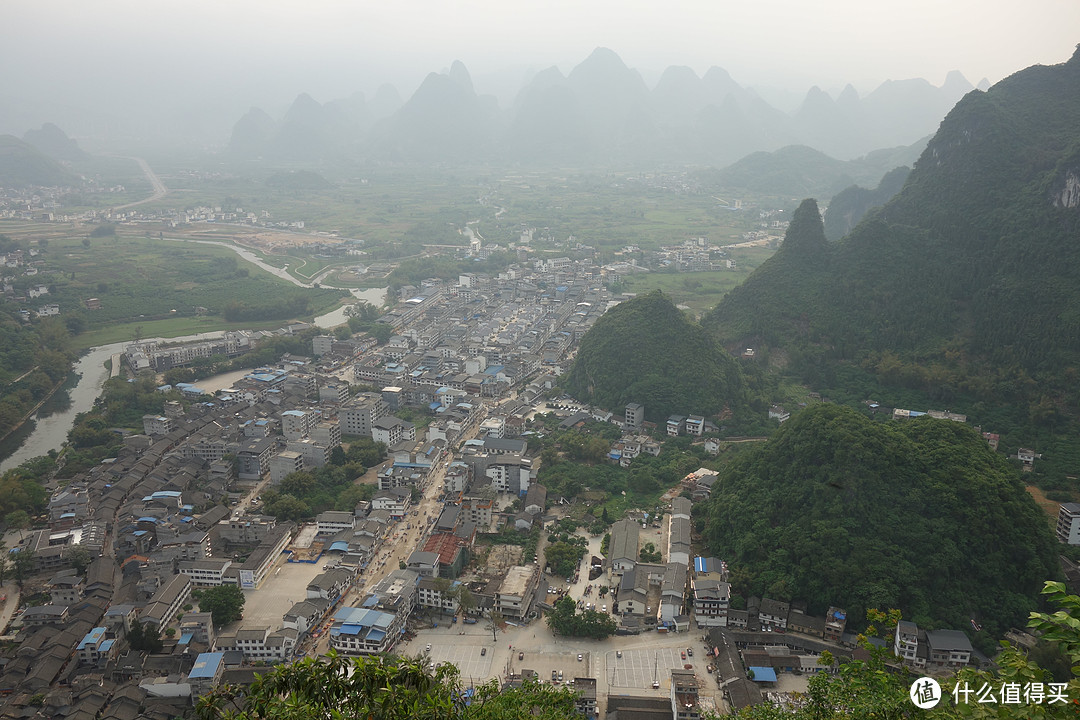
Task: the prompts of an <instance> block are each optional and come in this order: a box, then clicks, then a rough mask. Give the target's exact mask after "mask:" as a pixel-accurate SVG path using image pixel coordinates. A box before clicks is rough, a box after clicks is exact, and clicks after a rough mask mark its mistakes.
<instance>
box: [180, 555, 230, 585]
mask: <svg viewBox="0 0 1080 720" xmlns="http://www.w3.org/2000/svg"><path fill="white" fill-rule="evenodd" d="M230 565H232V560H213V559H210V558H207V559H205V560H181V561H180V572H182V573H184V574H185V575H187V576H188V577H190V578H191V584H192V585H194V586H196V587H217V586H218V585H221V584H222V583H223V582H224V580H223V579H224V577H225V571H226V570H228V569H229V566H230Z"/></svg>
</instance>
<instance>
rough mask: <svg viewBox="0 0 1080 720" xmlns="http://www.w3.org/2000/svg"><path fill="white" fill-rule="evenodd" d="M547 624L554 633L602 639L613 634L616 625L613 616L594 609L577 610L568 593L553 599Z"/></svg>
mask: <svg viewBox="0 0 1080 720" xmlns="http://www.w3.org/2000/svg"><path fill="white" fill-rule="evenodd" d="M547 624H548V627H549V628H551V632H553V633H555V634H556V635H566V636H569V637H584V638H591V639H593V640H603V639H604V638H606V637H609V636H611V635H614V634H615V630H616V629H617V628H618V626H617V625H616V623H615V618H613V617H611V616H610V615H608V614H607V613H606V612H598V611H596V610H583V611H581V612H578V611H577V605H575V604H574V600H573V599H572V598H571V597H570V596H569V595H564V596H563V597H561V598H559V599H558V600H557V601H555V609H554V610H552V611H551V612H549V613H548V615H547Z"/></svg>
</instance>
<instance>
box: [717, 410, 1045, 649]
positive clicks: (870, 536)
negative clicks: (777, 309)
mask: <svg viewBox="0 0 1080 720" xmlns="http://www.w3.org/2000/svg"><path fill="white" fill-rule="evenodd" d="M703 516H704V517H705V518H706V525H705V529H704V533H703V534H704V536H705V539H706V541H707V543H708V545H709V546H710V549H711V550H712V551H713V552H714V553H715V554H716V555H717V556H719V557H723V558H725V559H726V560H729V562H730V563H731V565H732V570H733V578H734V579H735V585H736V589H737V590H738V591H741V592H745V593H748V594H756V595H765V596H768V597H772V598H774V599H779V600H805V601H806V602H807V603H808V604H809V608H810V612H811V613H814V614H818V615H821V614H823V613H824V612H825V610H826V609H827V608H828V607H829V606H830V605H835V606H837V607H842V608H846V609H847V610H848V611H849V613H850V617H851V618H852V620H853V621H854V623H855V625H856V626H858V623H859V622H861V621H862V620H863V618H864V616H865V611H866V609H867V608H878V609H881V610H885V609H888V608H897V609H900V610H901V611H902V612H903V616H904V617H905V618H906V619H909V620H914V621H915V622H917V623H918V624H919V625H920V627H922V626H926V627H929V628H935V627H936V628H942V627H945V628H949V627H951V628H956V629H966V628H968V627H970V626H969V621H970V620H971V619H972V618H974V619H975V620H976V621H977V622H979V623H980V624H981V625H982V626H983V627H984V629H985V631H986V632H985V633H982V634H980V637H983V638H984V640H988V639H989V638H991V637H992V638H997V637H1000V636H1001V634H1002V633H1004V631H1005V630H1007V629H1008V628H1010V627H1022V626H1023V623H1024V621H1025V618H1026V617H1027V613H1028V611H1030V610H1034V609H1035V602H1036V601H1035V598H1036V596H1037V595H1038V591H1039V589H1040V588H1041V587H1042V583H1043V581H1044V580H1047V579H1052V578H1055V577H1056V576H1057V575H1058V574H1059V572H1060V571H1059V569H1058V565H1057V547H1056V546H1057V543H1056V541H1055V539H1054V538H1053V536H1052V534H1051V532H1050V529H1049V527H1048V525H1047V523H1046V519H1045V516H1044V515H1043V514H1042V511H1041V510H1040V509H1039V507H1038V506H1037V505H1036V504H1035V502H1034V501H1033V500H1032V498H1031V497H1030V496H1029V495H1028V494H1027V492H1025V490H1024V487H1023V485H1022V484H1021V483H1020V481H1019V478H1018V477H1017V473H1016V470H1015V469H1014V468H1012V466H1010V465H1009V463H1008V461H1007V460H1005V458H1004V457H1003V456H1002V455H1000V454H997V453H994V452H992V451H991V450H990V448H989V446H988V445H987V444H986V442H985V441H984V440H983V439H982V437H980V435H979V434H978V433H977V432H975V431H974V430H972V429H971V428H970V427H968V426H967V425H965V424H963V423H956V422H951V421H948V420H934V419H931V418H921V419H917V420H911V421H905V422H889V423H879V422H874V421H872V420H870V419H869V418H867V417H865V416H863V415H861V414H860V413H858V412H857V411H855V410H852V409H849V408H844V407H842V406H839V405H831V404H823V405H816V406H813V407H810V408H808V409H806V410H805V411H803V412H802V413H800V414H798V415H797V416H795V417H793V418H792V419H791V420H790V421H788V422H787V423H785V424H784V425H783V426H781V428H780V430H779V431H778V432H777V433H776V434H775V435H774V436H773V437H772V438H771V439H770V440H769V442H768V443H767V444H766V445H765V446H763V447H762V448H760V449H759V450H756V451H754V452H752V453H750V454H748V455H746V456H743V457H741V458H739V459H738V460H736V461H735V462H734V463H732V464H731V465H730V466H728V467H727V468H726V469H725V470H724V471H722V473H721V476H720V478H719V480H718V481H717V482H716V484H715V485H714V487H713V493H712V497H711V499H710V501H709V502H708V503H707V505H705V507H704V508H703ZM984 644H985V643H984Z"/></svg>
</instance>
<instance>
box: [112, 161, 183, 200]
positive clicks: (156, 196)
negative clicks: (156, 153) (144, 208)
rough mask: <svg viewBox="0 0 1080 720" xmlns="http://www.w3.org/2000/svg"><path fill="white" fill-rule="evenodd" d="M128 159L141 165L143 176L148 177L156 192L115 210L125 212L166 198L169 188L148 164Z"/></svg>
mask: <svg viewBox="0 0 1080 720" xmlns="http://www.w3.org/2000/svg"><path fill="white" fill-rule="evenodd" d="M128 159H129V160H134V161H135V162H137V163H138V164H139V168H140V169H141V170H142V171H143V175H145V176H146V179H147V180H149V181H150V186H151V187H152V188H153V189H154V191H153V192H152V193H151V194H150V197H147V198H143V199H142V200H136V201H135V202H133V203H128V204H127V205H118V206H116V207H114V208H113V210H123V209H125V208H129V207H135V206H136V205H142V204H144V203H148V202H153V201H155V200H160V199H161V198H163V197H165V196H166V195H167V194H168V192H169V188H167V187H165V183H163V182H161V178H159V177H158V176H157V174H156V173H155V172H154V171H153V169H152V168H151V167H150V166H149V165H148V164H147V162H146V161H145V160H143V159H142V158H140V157H129V158H128Z"/></svg>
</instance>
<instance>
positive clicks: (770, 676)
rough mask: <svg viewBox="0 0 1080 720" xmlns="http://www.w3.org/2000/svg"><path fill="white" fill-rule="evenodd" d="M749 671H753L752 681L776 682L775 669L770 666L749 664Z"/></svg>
mask: <svg viewBox="0 0 1080 720" xmlns="http://www.w3.org/2000/svg"><path fill="white" fill-rule="evenodd" d="M750 672H752V673H754V677H753V681H754V682H776V671H775V670H773V669H772V668H771V667H759V666H757V665H754V666H751V668H750Z"/></svg>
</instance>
